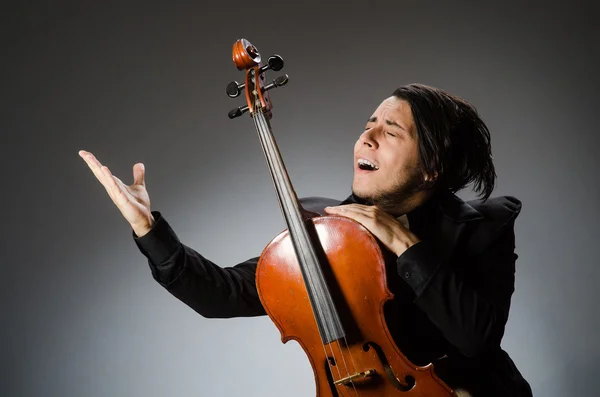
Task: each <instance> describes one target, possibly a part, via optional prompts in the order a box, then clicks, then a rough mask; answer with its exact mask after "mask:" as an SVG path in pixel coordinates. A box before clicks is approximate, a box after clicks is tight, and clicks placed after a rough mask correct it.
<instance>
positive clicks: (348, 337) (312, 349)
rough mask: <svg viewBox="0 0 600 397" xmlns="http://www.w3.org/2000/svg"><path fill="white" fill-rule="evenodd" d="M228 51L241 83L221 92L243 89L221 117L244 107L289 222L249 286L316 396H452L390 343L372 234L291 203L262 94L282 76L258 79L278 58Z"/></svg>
mask: <svg viewBox="0 0 600 397" xmlns="http://www.w3.org/2000/svg"><path fill="white" fill-rule="evenodd" d="M232 57H233V62H234V65H235V66H236V67H237V69H238V70H240V71H242V70H244V71H245V80H244V82H243V83H241V84H240V83H238V82H237V81H232V82H231V83H229V84H228V85H227V88H226V92H227V95H229V96H230V97H232V98H235V97H237V96H239V95H240V94H241V93H242V91H243V92H244V96H245V99H246V104H245V105H244V106H240V107H238V108H235V109H233V110H231V111H230V112H229V118H232V119H233V118H236V117H239V116H241V115H242V114H244V113H246V112H248V113H250V116H251V118H252V120H253V121H254V125H255V127H256V131H257V133H258V137H259V140H260V144H261V147H262V149H263V152H264V155H265V158H266V161H267V165H268V168H269V171H270V174H271V177H272V179H273V183H274V187H275V192H276V195H277V198H278V201H279V205H280V209H281V211H282V214H283V216H284V219H285V222H286V225H287V229H286V230H284V231H283V232H281V233H280V234H279V235H277V236H276V237H275V238H273V240H272V241H271V242H270V243H269V244H268V245H267V246H266V247H265V248H264V250H263V251H262V253H261V255H260V258H259V261H258V264H257V267H256V287H257V290H258V294H259V297H260V300H261V303H262V305H263V307H264V309H265V311H266V313H267V314H268V315H269V317H270V318H271V320H272V321H273V322H274V323H275V325H276V326H277V328H278V329H279V331H280V333H281V338H282V342H283V343H286V342H287V341H289V340H292V339H293V340H295V341H296V342H298V343H299V344H300V346H301V347H302V349H303V350H304V352H305V353H306V355H307V357H308V359H309V361H310V363H311V366H312V369H313V373H314V377H315V383H316V392H317V397H351V396H355V397H357V396H363V397H367V396H369V397H384V396H385V397H392V396H394V397H395V396H406V397H449V396H456V394H455V393H454V391H453V390H452V389H451V388H450V387H449V386H448V385H447V384H445V383H444V382H443V381H442V380H441V379H440V378H438V377H437V375H436V374H435V372H434V371H433V364H431V363H430V364H428V365H426V366H417V365H415V364H413V363H412V362H411V361H410V360H409V359H408V358H407V357H406V356H405V355H404V354H403V353H402V352H401V351H400V349H399V348H398V347H397V346H396V344H395V342H394V340H393V338H392V335H391V333H390V331H389V329H388V327H387V325H386V321H385V318H384V304H385V303H386V302H387V301H389V300H391V299H392V298H393V297H394V295H393V294H392V292H391V291H390V289H389V288H388V285H387V277H386V265H385V253H384V249H383V248H382V247H381V245H380V243H378V241H377V239H376V238H375V237H374V236H373V235H372V234H371V233H370V232H369V231H368V230H367V229H366V228H365V227H364V226H363V225H361V224H360V223H359V222H356V221H355V220H353V219H350V218H347V217H343V216H336V215H327V216H321V215H319V214H316V213H313V212H309V211H307V210H305V209H304V208H303V207H302V205H301V203H300V202H299V200H298V197H297V196H296V193H295V190H294V188H293V186H292V183H291V181H290V178H289V175H288V173H287V171H286V168H285V165H284V163H283V159H282V157H281V153H280V152H279V149H278V147H277V143H276V141H275V138H274V136H273V133H272V130H271V125H270V120H271V118H272V107H273V106H272V102H271V99H270V97H269V93H268V91H270V90H272V89H273V88H276V87H281V86H284V85H285V84H287V82H288V79H289V77H288V76H287V75H283V76H281V77H278V78H276V79H275V80H273V81H272V82H271V83H269V84H266V71H267V70H273V71H278V70H281V69H282V68H283V59H282V58H281V57H280V56H279V55H273V56H271V57H269V58H268V59H267V60H266V62H265V61H263V60H262V58H261V55H260V53H259V51H258V49H257V48H256V47H255V46H254V45H252V44H251V43H250V42H249V41H248V40H246V39H239V40H237V41H236V42H235V43H234V45H233V50H232Z"/></svg>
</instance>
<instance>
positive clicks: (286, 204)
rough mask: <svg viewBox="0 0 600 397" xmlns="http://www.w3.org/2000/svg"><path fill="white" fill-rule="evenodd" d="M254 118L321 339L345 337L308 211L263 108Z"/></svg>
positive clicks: (258, 109)
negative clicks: (301, 200)
mask: <svg viewBox="0 0 600 397" xmlns="http://www.w3.org/2000/svg"><path fill="white" fill-rule="evenodd" d="M253 120H254V125H255V126H256V131H257V133H258V136H259V140H260V143H261V146H262V149H263V152H264V155H265V158H266V160H267V165H268V168H269V171H270V173H271V177H272V179H273V184H274V185H275V192H276V194H277V198H278V200H279V204H280V207H281V211H282V213H283V217H284V218H285V222H286V224H287V227H288V231H289V234H290V238H291V241H292V244H293V246H294V251H295V253H296V258H297V259H298V264H299V266H300V270H301V272H302V277H303V279H304V284H305V285H306V289H307V292H308V296H309V299H310V302H311V306H312V309H313V313H314V317H315V320H316V322H317V326H318V329H319V333H320V335H321V339H322V341H323V343H324V344H327V343H331V342H333V341H335V340H338V339H341V338H343V337H344V336H345V332H344V329H343V327H342V323H341V321H340V317H339V314H338V313H337V310H336V309H335V305H334V303H333V300H332V298H331V294H330V291H329V288H328V286H327V282H326V280H325V276H324V274H323V271H322V267H321V265H320V264H319V259H318V256H317V254H316V251H315V248H314V246H313V241H312V239H311V237H310V234H309V232H308V229H307V227H306V221H307V219H305V217H304V216H303V213H305V211H304V210H303V208H302V206H301V205H300V203H299V201H298V197H297V195H296V192H295V191H294V187H293V186H292V182H291V181H290V177H289V175H288V173H287V170H286V168H285V164H284V163H283V159H282V157H281V153H280V151H279V148H278V147H277V143H276V142H275V138H274V136H273V133H272V131H271V125H270V123H269V120H268V119H267V117H265V114H264V113H263V112H262V110H261V109H260V108H256V109H255V112H254V114H253Z"/></svg>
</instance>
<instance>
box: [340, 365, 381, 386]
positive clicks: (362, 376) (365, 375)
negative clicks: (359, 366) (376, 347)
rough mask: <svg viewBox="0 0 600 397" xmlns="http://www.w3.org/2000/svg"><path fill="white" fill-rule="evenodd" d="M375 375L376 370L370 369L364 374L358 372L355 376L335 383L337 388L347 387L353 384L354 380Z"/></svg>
mask: <svg viewBox="0 0 600 397" xmlns="http://www.w3.org/2000/svg"><path fill="white" fill-rule="evenodd" d="M372 375H375V370H374V369H369V370H366V371H363V372H357V373H355V374H354V375H350V376H346V377H345V378H342V379H339V380H336V381H335V382H333V383H334V384H335V385H336V386H337V385H344V386H345V385H347V384H349V383H352V381H353V380H355V379H358V378H366V377H369V376H372Z"/></svg>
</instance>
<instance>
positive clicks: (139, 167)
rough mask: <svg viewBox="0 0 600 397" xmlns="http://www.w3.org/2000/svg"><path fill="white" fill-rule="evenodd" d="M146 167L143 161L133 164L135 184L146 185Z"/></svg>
mask: <svg viewBox="0 0 600 397" xmlns="http://www.w3.org/2000/svg"><path fill="white" fill-rule="evenodd" d="M145 173H146V169H145V167H144V164H143V163H137V164H134V166H133V184H134V185H142V186H145V181H144V176H145Z"/></svg>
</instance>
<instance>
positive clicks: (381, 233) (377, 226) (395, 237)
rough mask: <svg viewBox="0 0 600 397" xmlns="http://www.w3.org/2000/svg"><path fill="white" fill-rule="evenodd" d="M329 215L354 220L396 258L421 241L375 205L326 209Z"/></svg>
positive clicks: (355, 205) (342, 206)
mask: <svg viewBox="0 0 600 397" xmlns="http://www.w3.org/2000/svg"><path fill="white" fill-rule="evenodd" d="M325 212H327V214H329V215H341V216H345V217H348V218H351V219H354V220H355V221H357V222H358V223H360V224H362V225H363V226H364V227H366V228H367V230H369V231H370V232H371V233H372V234H373V235H374V236H375V237H377V238H378V239H379V241H381V243H382V244H383V245H385V246H386V247H387V248H388V249H389V250H390V251H392V252H393V253H394V254H396V255H397V256H400V255H402V253H403V252H404V251H406V250H407V249H409V248H410V247H412V246H413V245H415V244H416V243H418V242H419V241H421V240H420V239H419V238H418V237H417V236H416V235H415V234H414V233H412V232H411V231H410V230H408V229H407V228H406V227H404V225H402V223H400V221H398V220H397V219H396V218H394V217H393V216H392V215H390V214H388V213H387V212H385V211H383V210H382V209H380V208H379V207H377V206H375V205H363V204H346V205H338V206H335V207H326V208H325Z"/></svg>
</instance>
